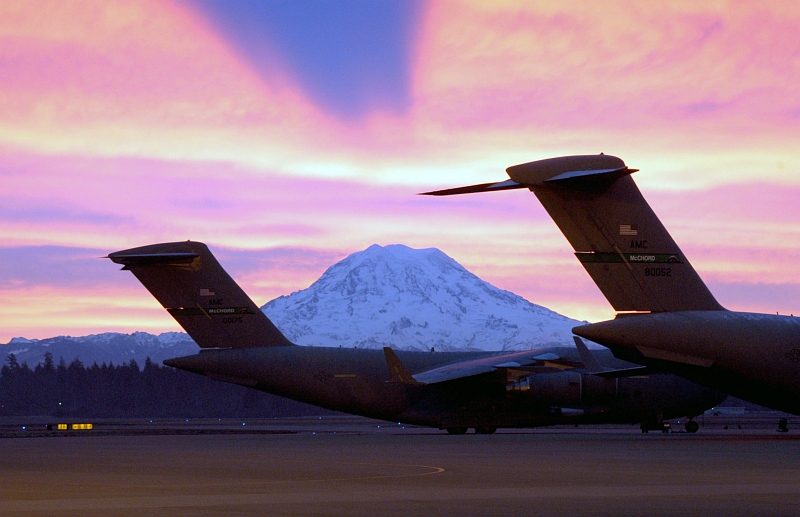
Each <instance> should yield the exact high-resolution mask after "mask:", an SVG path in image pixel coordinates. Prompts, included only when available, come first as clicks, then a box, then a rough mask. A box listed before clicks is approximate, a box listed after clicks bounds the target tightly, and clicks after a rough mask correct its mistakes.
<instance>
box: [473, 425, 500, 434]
mask: <svg viewBox="0 0 800 517" xmlns="http://www.w3.org/2000/svg"><path fill="white" fill-rule="evenodd" d="M495 431H497V428H496V427H490V426H486V427H476V428H475V434H494V433H495Z"/></svg>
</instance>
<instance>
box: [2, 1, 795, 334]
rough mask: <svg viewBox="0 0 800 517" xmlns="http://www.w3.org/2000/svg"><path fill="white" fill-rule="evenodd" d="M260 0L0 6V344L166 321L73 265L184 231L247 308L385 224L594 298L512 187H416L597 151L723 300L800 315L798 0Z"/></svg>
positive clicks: (559, 291) (125, 281) (394, 234)
mask: <svg viewBox="0 0 800 517" xmlns="http://www.w3.org/2000/svg"><path fill="white" fill-rule="evenodd" d="M293 4H294V7H289V6H291V5H293ZM281 5H283V4H281V3H276V4H274V5H271V6H269V8H265V7H263V6H262V7H261V8H258V6H256V7H253V8H252V9H255V10H254V11H248V10H247V9H249V7H247V6H246V5H245V4H238V5H237V7H238V9H234V10H225V7H224V5H223V4H219V3H216V2H205V1H200V0H198V1H196V2H193V1H188V0H186V1H174V2H167V1H165V2H135V1H97V2H92V1H88V0H87V1H82V2H75V3H67V2H59V1H52V2H46V1H41V2H35V1H25V2H18V3H16V2H6V3H4V4H2V6H0V63H1V64H0V257H1V258H2V260H3V264H4V266H3V267H2V269H0V293H2V294H3V295H4V296H5V297H6V299H8V300H13V303H11V308H10V309H9V310H7V311H4V313H3V314H2V315H0V343H2V342H6V341H8V340H9V339H10V338H11V337H14V336H25V337H29V338H46V337H50V336H53V335H57V334H72V335H81V334H86V333H91V332H101V331H109V330H117V331H126V332H131V331H134V330H145V331H154V332H155V331H163V330H178V327H177V325H176V324H175V323H174V322H173V321H172V320H171V318H169V316H168V315H167V314H166V313H165V312H164V311H163V310H161V309H160V308H159V307H158V305H157V303H156V302H155V301H154V300H153V299H152V298H151V297H150V295H149V294H148V293H147V292H146V291H145V290H144V289H143V288H141V286H140V285H139V284H138V282H136V281H135V279H134V278H133V277H132V275H130V274H124V273H120V272H119V271H118V270H117V267H116V266H114V265H113V264H111V263H110V262H109V261H107V260H100V259H99V258H97V257H101V256H103V255H105V254H107V253H108V252H111V251H115V250H118V249H123V248H127V247H132V246H138V245H143V244H148V243H153V242H158V241H171V240H185V239H193V240H201V241H204V242H206V243H207V244H209V245H210V246H211V247H212V249H213V250H214V251H215V252H216V253H218V255H219V257H220V260H221V262H222V263H223V265H228V269H229V270H230V272H231V274H232V275H233V276H234V278H237V279H238V280H240V281H241V284H242V286H243V288H244V289H245V290H246V291H248V292H249V293H250V294H251V295H252V297H253V298H254V300H255V301H256V303H258V304H263V303H266V302H267V301H269V300H270V299H272V298H274V297H276V296H279V295H282V294H289V293H291V292H292V291H295V290H298V289H302V288H305V287H307V286H308V285H309V284H310V283H311V282H313V281H314V280H315V279H316V278H317V277H318V276H319V275H320V274H322V272H323V271H324V270H325V269H326V268H327V267H328V266H330V265H331V264H333V263H334V262H335V261H337V260H340V259H341V258H344V257H345V256H347V255H348V254H350V253H353V252H356V251H359V250H362V249H364V248H366V247H367V246H369V245H370V244H373V243H378V244H382V245H384V244H391V243H403V244H407V245H409V246H411V247H415V248H427V247H437V248H439V249H441V250H443V251H444V252H445V253H447V254H449V255H450V256H452V257H453V258H454V259H456V260H457V261H459V262H460V263H461V264H463V265H464V266H465V267H466V268H467V269H469V270H470V271H472V272H474V273H475V274H477V275H478V276H480V277H482V278H484V279H486V280H488V281H490V282H492V283H493V284H495V285H497V286H498V287H501V288H503V289H508V290H511V291H513V292H516V293H518V294H520V295H522V296H524V297H525V298H527V299H529V300H531V301H532V302H534V303H537V304H541V305H545V306H547V307H549V308H551V309H554V310H556V311H559V312H562V313H564V314H565V315H568V316H572V317H576V318H580V319H589V320H599V319H605V318H608V317H612V316H613V311H612V310H611V308H610V306H609V305H608V303H607V302H606V301H605V299H604V298H603V297H602V295H601V294H600V293H599V291H598V290H597V288H596V287H595V286H594V284H593V283H592V282H591V280H590V279H589V277H588V275H587V274H586V273H585V272H584V271H583V269H582V268H581V266H580V265H579V263H578V262H577V260H575V258H574V257H573V256H572V253H571V249H570V248H569V246H568V244H567V242H566V240H565V239H564V238H563V236H562V235H561V234H560V232H559V231H558V230H557V228H556V227H555V225H554V224H553V223H552V221H551V220H550V218H549V217H548V216H547V214H546V213H545V212H544V210H543V209H542V208H541V206H540V205H539V204H538V202H537V201H536V199H535V198H534V197H533V196H531V195H530V194H529V193H527V192H522V191H515V192H500V193H496V194H492V195H484V196H465V197H463V198H462V197H457V198H447V199H435V198H427V197H419V196H416V193H418V192H421V191H424V190H430V189H432V188H437V187H447V186H457V185H465V184H469V183H479V182H487V181H496V180H502V179H505V178H506V175H505V173H504V169H505V168H506V167H508V166H510V165H514V164H516V163H521V162H526V161H532V160H536V159H542V158H548V157H552V156H559V155H566V154H592V153H598V152H601V151H602V152H605V153H607V154H613V155H616V156H619V157H620V158H622V159H623V160H625V162H626V163H627V164H628V165H629V166H630V167H634V168H638V169H641V172H638V173H636V174H635V175H634V179H635V180H636V182H637V183H638V184H639V185H640V187H641V188H642V191H643V193H644V195H645V197H646V198H647V199H648V200H649V201H650V202H651V204H652V206H653V208H654V210H655V211H656V213H657V214H659V216H660V217H661V219H662V220H663V221H664V223H665V224H666V226H667V228H668V229H669V230H670V231H671V233H672V234H673V236H674V237H675V239H676V241H677V242H678V243H679V244H680V245H681V248H682V249H683V251H684V252H685V253H686V255H687V256H688V257H689V259H690V260H691V262H692V264H693V265H694V266H695V267H696V269H697V270H698V271H699V273H700V275H701V276H702V277H703V278H704V279H705V280H706V281H707V282H708V283H709V286H710V288H711V290H712V292H714V293H715V294H716V295H717V297H718V299H719V300H720V302H721V303H722V304H723V305H725V306H726V307H728V308H731V309H738V310H752V311H763V312H776V311H778V312H781V313H800V304H798V302H797V301H796V300H798V299H800V282H797V281H795V279H794V275H793V274H792V272H793V269H794V268H793V267H792V266H793V265H794V264H795V263H796V261H797V259H798V258H800V257H798V256H799V255H800V246H798V242H800V224H798V223H800V208H798V207H800V204H798V203H797V200H798V199H800V150H799V149H800V147H798V146H797V142H798V141H800V90H798V88H797V86H796V85H797V84H800V57H798V56H800V39H798V38H797V36H796V35H797V34H798V33H800V8H799V7H796V6H794V4H791V3H785V2H774V3H759V4H758V5H755V4H753V5H750V4H742V3H726V2H719V3H713V4H710V5H707V4H704V3H698V2H688V1H687V2H670V3H669V4H667V5H661V4H648V3H642V2H633V1H630V2H624V1H620V2H612V3H603V4H596V5H595V4H586V3H585V2H577V1H576V2H564V1H559V2H540V3H536V4H535V5H532V4H530V3H527V2H519V3H518V2H470V1H435V0H434V1H430V2H396V3H391V2H389V3H386V4H383V5H382V6H378V7H376V6H371V4H370V3H364V2H343V3H338V2H337V3H326V4H315V3H314V2H296V3H292V2H287V3H285V6H284V7H281ZM321 5H324V8H322V7H320V6H321ZM333 6H338V7H333ZM337 9H338V11H337ZM303 31H305V33H306V34H310V33H313V36H314V37H307V38H301V37H298V34H303ZM348 35H349V36H348ZM339 58H340V59H339Z"/></svg>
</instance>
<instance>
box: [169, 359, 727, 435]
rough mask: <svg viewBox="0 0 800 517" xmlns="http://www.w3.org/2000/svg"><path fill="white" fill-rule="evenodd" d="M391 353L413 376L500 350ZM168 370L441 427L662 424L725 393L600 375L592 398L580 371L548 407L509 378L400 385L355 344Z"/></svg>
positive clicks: (184, 363) (179, 362)
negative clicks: (571, 388) (567, 391)
mask: <svg viewBox="0 0 800 517" xmlns="http://www.w3.org/2000/svg"><path fill="white" fill-rule="evenodd" d="M551 350H557V351H558V354H559V355H560V356H562V357H565V356H574V359H575V360H576V361H579V357H578V355H577V351H576V350H575V349H574V348H560V347H559V348H548V349H542V351H543V353H545V352H547V351H551ZM600 354H603V356H604V357H605V358H606V359H605V361H604V362H611V363H616V364H620V363H622V361H618V360H615V359H614V358H613V357H611V354H610V353H608V352H607V351H606V352H600ZM397 355H398V357H400V359H401V360H402V362H403V364H404V365H405V366H406V367H407V368H408V370H409V371H410V372H411V373H412V374H413V373H417V372H422V371H427V370H431V369H433V368H438V367H441V366H445V365H448V364H456V363H459V362H462V361H468V360H473V359H479V358H482V357H491V356H496V355H499V354H498V353H487V352H449V353H448V352H435V353H431V352H397ZM165 364H168V365H170V366H174V367H177V368H181V369H185V370H189V371H192V372H195V373H200V374H205V375H208V376H209V377H211V378H213V379H218V380H222V381H227V382H234V383H238V384H242V385H245V386H249V387H252V388H255V389H258V390H261V391H265V392H268V393H273V394H276V395H280V396H284V397H287V398H291V399H294V400H299V401H303V402H307V403H309V404H314V405H317V406H320V407H324V408H327V409H332V410H336V411H343V412H347V413H352V414H358V415H363V416H368V417H372V418H378V419H383V420H388V421H395V422H397V421H401V422H405V423H411V424H418V425H427V426H433V427H440V428H448V427H535V426H542V425H553V424H563V423H587V424H588V423H604V422H615V423H639V422H644V421H660V420H661V419H662V418H663V419H668V418H676V417H681V416H685V415H697V414H699V413H701V412H702V411H704V410H705V409H707V408H708V407H710V406H713V405H714V404H717V403H719V402H720V401H721V400H722V399H724V397H725V395H723V394H720V393H719V392H717V391H716V390H713V389H708V388H704V387H701V386H698V385H696V384H694V383H693V382H690V381H687V380H685V379H681V378H680V377H677V376H674V375H663V374H658V375H651V376H648V377H639V378H633V377H632V378H620V379H609V380H605V379H602V381H606V382H607V383H609V385H610V386H611V388H612V389H610V390H608V389H607V390H605V391H603V392H602V393H599V392H595V393H589V392H587V391H588V389H589V387H593V386H596V385H597V383H596V382H595V383H592V384H589V383H586V382H585V380H584V381H583V382H581V380H580V377H581V375H582V374H581V373H579V372H580V370H579V369H578V370H575V373H574V374H573V376H577V377H574V378H575V379H576V380H577V382H578V385H577V386H576V390H577V391H576V392H575V393H577V395H576V396H575V398H574V400H572V401H571V402H572V403H570V404H568V405H567V406H568V407H554V406H553V401H552V400H551V401H550V403H542V402H540V401H539V400H537V399H536V395H535V393H536V392H535V391H532V392H528V395H526V393H525V392H515V391H511V390H509V389H508V386H509V383H510V381H509V379H508V376H509V375H510V374H509V373H508V372H502V371H498V372H493V373H490V374H486V375H480V376H474V377H468V378H463V379H456V380H453V381H448V382H441V383H435V384H413V383H403V382H396V381H392V378H391V374H390V371H389V369H388V367H387V363H386V357H385V355H384V352H383V351H382V350H359V349H351V348H324V347H299V346H294V347H252V348H237V349H216V350H203V351H201V352H200V353H199V354H196V355H192V356H186V357H180V358H176V359H170V360H168V361H165ZM555 373H558V372H557V371H556V372H555ZM518 375H521V374H520V373H519V372H518ZM587 375H588V374H587ZM540 378H541V379H544V377H541V375H536V376H533V377H532V379H536V380H537V382H539V381H538V379H540ZM592 380H595V379H594V378H593V379H592ZM597 380H598V381H599V380H601V379H597ZM568 382H569V381H568ZM581 390H583V391H581ZM565 402H569V401H565Z"/></svg>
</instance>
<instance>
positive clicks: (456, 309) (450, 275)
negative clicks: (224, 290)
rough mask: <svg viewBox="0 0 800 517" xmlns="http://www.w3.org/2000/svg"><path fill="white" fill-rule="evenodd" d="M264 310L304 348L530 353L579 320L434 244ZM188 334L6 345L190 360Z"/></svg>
mask: <svg viewBox="0 0 800 517" xmlns="http://www.w3.org/2000/svg"><path fill="white" fill-rule="evenodd" d="M262 310H263V311H264V313H265V314H266V315H267V316H268V317H269V318H270V319H271V320H272V321H273V322H274V323H275V325H276V326H277V327H278V328H279V329H280V330H281V331H282V332H284V333H285V334H286V336H287V337H288V338H289V339H290V340H291V341H293V342H294V343H297V344H298V345H313V346H329V347H338V346H343V347H358V348H381V347H384V346H391V347H393V348H396V349H403V350H430V349H431V348H435V349H436V350H438V351H450V350H492V351H498V350H526V349H530V348H535V347H541V346H558V345H560V346H574V345H573V342H572V331H571V329H572V327H574V326H575V325H578V324H580V322H578V321H576V320H573V319H570V318H567V317H564V316H561V315H560V314H557V313H555V312H553V311H551V310H549V309H546V308H545V307H541V306H539V305H535V304H533V303H530V302H529V301H527V300H525V299H524V298H522V297H520V296H517V295H515V294H513V293H510V292H508V291H503V290H501V289H498V288H496V287H494V286H492V285H490V284H488V283H486V282H484V281H483V280H481V279H480V278H478V277H477V276H475V275H473V274H472V273H470V272H469V271H467V270H466V269H464V268H463V267H462V266H461V265H460V264H458V263H457V262H456V261H455V260H453V259H451V258H450V257H448V256H447V255H445V254H444V253H442V252H441V251H439V250H438V249H435V248H431V249H423V250H415V249H411V248H409V247H407V246H403V245H399V244H396V245H390V246H384V247H381V246H378V245H373V246H370V247H369V248H367V249H366V250H364V251H361V252H358V253H353V254H352V255H350V256H349V257H347V258H345V259H344V260H342V261H340V262H338V263H336V264H334V265H333V266H331V267H330V268H328V270H327V271H326V272H325V273H324V274H323V275H322V276H321V277H320V278H319V280H317V281H316V282H314V283H313V284H312V285H311V286H310V287H309V288H307V289H304V290H302V291H297V292H295V293H292V294H291V295H288V296H281V297H280V298H276V299H275V300H272V301H271V302H269V303H267V304H266V305H264V306H263V307H262ZM197 350H198V349H197V346H196V345H195V343H194V341H192V340H191V339H190V338H189V336H187V335H186V334H183V333H178V332H166V333H163V334H161V335H159V336H154V335H152V334H148V333H145V332H135V333H133V334H118V333H106V334H96V335H90V336H84V337H69V336H66V337H65V336H60V337H54V338H49V339H42V340H28V339H25V338H14V339H12V340H11V341H10V342H9V343H8V344H5V345H0V361H2V360H5V358H6V357H7V356H8V355H9V354H12V353H13V354H15V356H16V358H17V361H18V362H19V363H20V364H22V363H23V362H27V363H28V365H30V366H33V365H36V364H38V363H40V362H41V361H43V359H44V355H45V353H47V352H50V353H52V354H53V357H54V359H55V361H56V362H58V361H59V359H60V358H62V357H63V358H64V360H65V361H66V362H67V363H69V362H71V361H72V360H73V359H75V358H76V357H77V358H79V359H80V360H81V361H82V362H83V363H84V364H86V365H91V364H92V363H94V362H97V363H98V364H102V363H103V362H105V363H110V362H113V363H114V364H120V363H127V362H129V361H130V360H131V359H135V360H136V362H137V363H138V364H139V366H142V365H143V364H144V361H145V359H146V358H147V357H150V359H151V360H152V361H154V362H157V363H160V362H161V361H162V360H163V359H167V358H170V357H178V356H181V355H190V354H194V353H196V352H197Z"/></svg>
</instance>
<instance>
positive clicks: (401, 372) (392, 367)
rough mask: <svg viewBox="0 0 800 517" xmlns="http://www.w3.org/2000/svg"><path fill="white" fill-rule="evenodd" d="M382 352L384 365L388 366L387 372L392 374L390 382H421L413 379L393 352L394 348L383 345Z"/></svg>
mask: <svg viewBox="0 0 800 517" xmlns="http://www.w3.org/2000/svg"><path fill="white" fill-rule="evenodd" d="M383 353H384V354H385V355H386V366H388V367H389V374H390V375H391V376H392V382H402V383H404V384H421V383H420V382H418V381H416V380H414V377H412V376H411V373H409V371H408V370H407V369H406V367H405V365H403V363H402V362H401V361H400V358H399V357H397V354H395V353H394V350H392V349H391V348H389V347H388V346H385V347H383Z"/></svg>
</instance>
